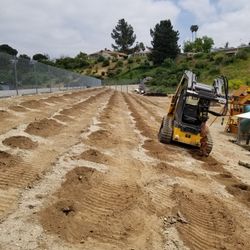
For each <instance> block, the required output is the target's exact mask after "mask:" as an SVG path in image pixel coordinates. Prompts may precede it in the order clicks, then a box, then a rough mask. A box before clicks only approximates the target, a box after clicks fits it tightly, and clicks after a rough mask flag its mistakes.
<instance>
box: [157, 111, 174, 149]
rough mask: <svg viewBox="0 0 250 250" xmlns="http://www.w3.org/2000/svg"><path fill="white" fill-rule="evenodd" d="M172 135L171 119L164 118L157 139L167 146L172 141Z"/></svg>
mask: <svg viewBox="0 0 250 250" xmlns="http://www.w3.org/2000/svg"><path fill="white" fill-rule="evenodd" d="M172 134H173V129H172V119H171V118H169V117H167V116H164V117H163V119H162V123H161V127H160V130H159V133H158V139H159V141H160V142H161V143H165V144H169V143H171V141H172Z"/></svg>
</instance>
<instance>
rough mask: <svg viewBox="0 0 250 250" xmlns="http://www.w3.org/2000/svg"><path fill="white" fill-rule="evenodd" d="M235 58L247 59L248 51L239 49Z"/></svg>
mask: <svg viewBox="0 0 250 250" xmlns="http://www.w3.org/2000/svg"><path fill="white" fill-rule="evenodd" d="M236 58H238V59H241V60H247V58H248V53H247V51H246V50H240V51H238V53H237V54H236Z"/></svg>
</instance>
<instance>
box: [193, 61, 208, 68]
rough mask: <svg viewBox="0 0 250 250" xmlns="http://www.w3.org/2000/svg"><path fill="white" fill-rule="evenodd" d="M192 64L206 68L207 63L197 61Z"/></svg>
mask: <svg viewBox="0 0 250 250" xmlns="http://www.w3.org/2000/svg"><path fill="white" fill-rule="evenodd" d="M194 66H195V68H197V69H204V68H206V66H207V65H206V63H205V62H203V61H197V62H196V63H195V65H194Z"/></svg>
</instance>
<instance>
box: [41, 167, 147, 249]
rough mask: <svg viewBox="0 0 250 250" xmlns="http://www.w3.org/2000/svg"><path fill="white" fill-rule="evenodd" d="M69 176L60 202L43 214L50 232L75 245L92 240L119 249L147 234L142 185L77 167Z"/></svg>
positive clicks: (61, 189) (45, 226)
mask: <svg viewBox="0 0 250 250" xmlns="http://www.w3.org/2000/svg"><path fill="white" fill-rule="evenodd" d="M66 177H67V179H66V181H65V182H64V183H63V184H62V187H61V188H60V190H59V191H58V193H57V197H58V201H57V202H56V203H55V204H53V205H51V206H49V207H48V208H46V209H44V210H43V211H41V212H40V220H41V223H42V225H43V227H44V228H45V229H46V230H47V231H49V232H52V233H55V234H58V235H60V237H61V238H63V239H65V240H67V241H69V242H71V243H80V242H81V243H84V242H85V241H87V240H89V239H90V238H91V239H95V240H96V241H97V242H99V243H106V244H110V245H111V246H112V247H114V246H116V247H118V248H119V249H125V248H127V246H128V243H129V239H131V240H134V239H136V238H137V235H138V234H140V233H143V231H144V218H145V214H144V212H143V211H141V210H140V208H139V207H140V205H139V204H140V201H139V197H140V196H141V195H142V193H141V191H140V189H139V188H138V186H136V185H127V184H122V183H119V181H111V180H108V179H105V174H103V173H99V172H97V171H96V170H93V169H92V170H90V169H88V168H76V169H74V170H72V171H71V172H69V173H68V174H67V176H66ZM68 197H70V199H69V198H68ZM145 230H147V229H145ZM145 240H146V239H145ZM112 247H108V249H111V248H112Z"/></svg>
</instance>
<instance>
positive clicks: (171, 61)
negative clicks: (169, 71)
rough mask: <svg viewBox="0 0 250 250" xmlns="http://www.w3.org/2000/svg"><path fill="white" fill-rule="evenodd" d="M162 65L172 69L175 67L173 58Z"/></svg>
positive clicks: (167, 59)
mask: <svg viewBox="0 0 250 250" xmlns="http://www.w3.org/2000/svg"><path fill="white" fill-rule="evenodd" d="M162 65H163V66H166V67H168V68H170V67H172V66H174V61H173V60H172V59H171V58H166V59H165V60H164V62H163V63H162Z"/></svg>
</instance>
